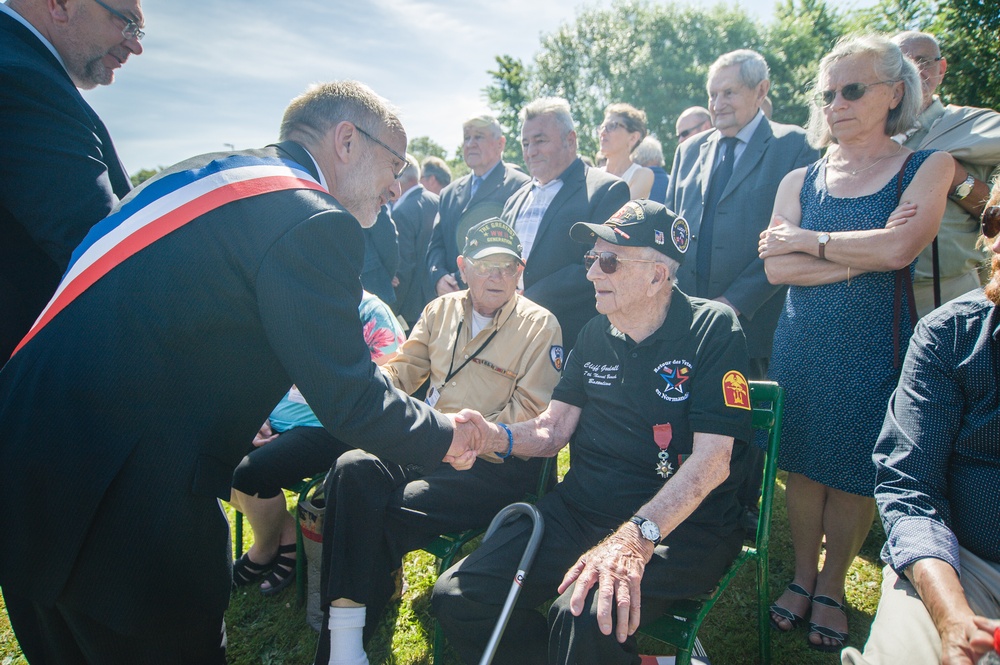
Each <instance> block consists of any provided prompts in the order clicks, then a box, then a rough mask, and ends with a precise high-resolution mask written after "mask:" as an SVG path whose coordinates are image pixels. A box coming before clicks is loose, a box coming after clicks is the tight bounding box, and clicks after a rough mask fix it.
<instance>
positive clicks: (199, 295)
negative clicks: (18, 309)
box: [0, 82, 478, 665]
mask: <svg viewBox="0 0 1000 665" xmlns="http://www.w3.org/2000/svg"><path fill="white" fill-rule="evenodd" d="M281 138H282V140H283V142H282V143H280V144H278V145H275V146H268V147H266V148H263V149H261V150H252V151H243V152H236V153H217V154H212V155H203V156H200V157H195V158H192V159H190V160H188V161H186V162H182V163H180V164H178V165H176V166H173V167H171V168H169V169H167V170H165V171H163V172H161V173H160V174H158V175H157V176H156V177H155V178H153V179H151V180H149V181H147V182H146V183H144V184H143V185H142V186H141V187H139V188H138V189H136V190H135V191H133V192H132V193H131V194H130V195H129V196H127V197H126V198H125V199H124V200H123V201H122V203H121V205H120V206H119V207H118V208H117V209H116V211H115V213H113V214H112V215H111V216H110V217H108V218H107V219H106V220H104V221H103V222H102V223H101V224H99V225H98V226H95V228H94V229H93V230H92V231H91V233H90V234H89V235H88V237H87V238H85V240H84V242H83V244H82V245H81V248H88V247H89V249H86V252H85V253H83V254H81V255H80V257H79V258H78V259H77V260H76V262H75V263H74V264H73V265H72V266H71V267H70V269H69V272H68V273H67V277H66V278H65V279H64V280H63V282H62V283H61V284H60V290H59V291H58V292H57V295H56V296H55V298H54V299H53V300H52V301H51V303H50V305H49V308H48V309H47V311H46V312H45V314H43V316H42V318H41V320H42V321H45V320H48V323H45V324H44V325H42V326H41V327H39V325H38V324H36V326H34V327H33V329H32V332H30V333H29V336H28V338H26V339H27V341H26V342H24V343H23V344H22V345H21V346H20V348H19V349H18V350H16V351H15V353H14V356H13V357H12V358H11V360H10V361H9V362H8V363H7V365H6V366H5V367H4V368H3V370H2V371H0V506H2V510H0V542H2V543H3V547H0V587H2V588H3V592H4V597H5V600H6V603H7V607H8V609H9V610H12V611H11V618H12V619H13V626H14V630H15V633H16V634H17V636H18V638H19V640H20V641H21V646H22V649H23V651H24V653H25V655H26V656H27V658H28V660H29V661H30V662H32V663H35V662H39V663H43V662H44V663H70V662H72V663H77V662H81V663H82V662H91V663H102V665H103V664H112V665H114V664H118V663H122V664H123V665H124V664H126V663H164V664H166V663H198V664H199V665H202V664H207V663H211V664H218V665H222V664H223V663H224V662H225V648H224V646H222V644H223V642H222V640H223V638H224V632H223V631H224V626H223V613H224V611H225V609H226V606H227V604H228V599H229V594H230V589H231V584H232V582H231V566H232V559H231V554H230V552H231V546H230V542H229V529H228V524H227V522H226V517H225V514H224V513H223V512H222V509H221V506H220V505H219V499H220V498H228V496H229V491H230V485H231V482H232V474H233V468H234V467H235V466H236V464H237V463H238V462H239V461H240V459H241V457H242V456H243V455H244V453H245V452H246V442H247V441H249V440H250V439H251V438H252V437H253V435H254V432H256V431H257V429H258V428H259V426H260V423H261V422H263V421H264V418H265V417H266V416H267V414H268V412H269V411H270V409H271V408H272V407H273V406H274V404H276V403H277V401H278V400H279V399H280V397H281V395H282V393H284V392H286V391H287V390H288V387H289V386H290V385H292V384H293V383H294V384H295V385H296V386H297V387H298V388H299V390H300V391H301V392H302V394H303V396H304V397H305V398H306V399H307V400H308V401H309V404H310V406H311V407H312V408H313V410H314V411H315V412H316V414H317V416H318V417H319V419H320V421H321V422H322V423H323V424H324V425H325V426H326V427H327V428H328V429H330V431H331V432H332V433H333V434H335V435H336V436H337V437H338V438H339V439H341V440H342V441H345V442H347V443H349V444H350V445H354V446H359V447H363V448H365V449H366V450H369V451H371V452H372V453H374V454H376V455H378V456H380V457H386V458H388V459H391V460H393V461H394V462H397V463H399V464H402V465H409V468H411V469H413V470H414V471H415V472H419V469H421V468H423V469H432V468H434V467H435V466H436V465H437V464H439V463H440V462H441V461H442V460H444V461H446V462H451V463H453V464H454V465H455V466H456V467H458V468H468V467H470V466H471V465H472V462H473V461H474V459H475V451H474V450H470V444H478V439H476V438H475V437H474V436H472V434H471V433H470V432H471V431H472V430H475V427H474V426H473V425H472V424H470V423H463V422H459V423H456V420H455V418H456V417H455V416H443V415H441V414H439V413H437V412H435V411H433V410H432V409H431V408H430V407H428V406H427V405H426V404H424V403H422V402H418V401H414V400H412V399H410V398H409V397H408V396H406V395H404V394H403V393H401V392H399V391H398V390H396V389H394V388H393V387H392V384H391V382H389V381H388V379H387V378H385V376H384V375H383V374H382V373H381V372H380V371H379V370H378V369H377V368H376V367H375V365H374V364H372V362H371V358H370V354H369V351H368V347H367V345H366V344H365V341H364V338H363V335H362V330H361V324H360V322H359V320H358V314H357V308H358V304H359V302H360V300H361V285H360V282H359V279H358V274H359V272H360V269H361V264H362V260H363V256H362V254H363V240H362V232H361V226H370V225H371V224H372V223H374V221H375V216H376V214H377V212H378V210H379V208H380V207H381V206H382V205H383V204H384V203H385V202H386V201H387V200H389V199H391V198H393V197H394V196H395V195H398V191H399V190H398V186H397V185H396V181H395V177H396V174H397V173H398V172H399V171H400V170H401V169H402V167H403V164H404V161H405V160H404V158H403V157H402V154H401V153H402V151H403V150H404V149H405V147H406V135H405V132H404V131H403V128H402V125H401V124H400V123H399V120H398V119H397V118H396V116H395V115H393V114H392V113H391V112H390V111H389V110H388V108H387V106H386V103H385V101H384V100H382V99H381V98H380V97H378V96H377V95H375V93H373V92H372V91H371V90H370V89H369V88H367V87H366V86H363V85H361V84H358V83H354V82H339V83H331V84H325V85H322V86H314V87H313V88H311V89H310V90H309V91H307V92H306V93H305V94H303V95H302V96H300V97H298V98H296V99H295V100H293V101H292V103H291V105H290V106H289V108H288V109H287V110H286V112H285V117H284V120H283V122H282V127H281ZM223 176H225V177H223ZM186 183H190V184H186ZM206 183H207V184H206ZM202 186H204V187H210V191H209V194H204V193H203V190H202V189H200V187H202ZM192 189H194V190H196V191H195V192H194V193H190V194H189V192H191V191H192ZM165 193H169V194H170V197H169V198H168V197H164V196H163V195H164V194H165ZM331 194H332V195H331ZM334 196H335V197H336V198H334ZM185 197H190V200H192V201H198V202H202V201H205V202H206V203H205V204H204V205H205V206H207V207H206V208H197V206H193V205H186V206H181V207H177V208H176V209H175V210H173V211H164V210H162V206H167V207H170V206H173V205H176V204H175V203H174V201H177V200H179V201H181V202H184V201H185V200H186V199H185ZM226 197H230V198H226ZM218 200H221V203H215V201H218ZM198 205H202V204H201V203H199V204H198ZM188 209H195V211H194V212H192V213H190V214H189V217H192V218H191V219H190V221H188V222H187V223H183V224H182V225H179V226H176V227H175V226H173V224H175V223H176V221H177V220H179V221H181V222H183V221H185V220H184V219H183V218H182V217H181V215H182V214H184V212H183V211H186V210H188ZM137 212H138V213H139V214H140V217H141V216H142V215H143V214H146V213H148V214H149V217H150V218H151V221H149V222H148V223H147V224H146V226H145V227H143V231H144V232H145V231H146V230H149V233H150V234H152V235H153V236H154V237H155V239H152V240H150V241H149V243H150V244H148V245H147V246H145V247H142V248H140V249H138V251H136V252H135V253H132V254H131V255H128V254H126V255H125V256H124V258H123V257H121V256H117V255H116V251H117V249H118V248H119V247H125V246H126V245H128V244H129V243H130V242H132V241H133V240H134V241H136V242H139V239H138V238H137V237H136V236H132V237H128V238H125V239H124V240H115V242H117V244H115V245H114V248H113V249H112V250H105V249H104V247H105V245H104V241H105V240H108V239H112V240H114V239H115V238H116V234H118V233H119V229H121V228H124V229H127V228H129V226H128V225H127V224H118V222H120V221H121V220H122V219H127V218H132V219H135V218H134V217H133V215H135V214H136V213H137ZM166 222H169V223H170V224H168V225H167V226H166V227H165V228H164V227H162V226H161V224H163V223H166ZM359 222H360V225H359ZM116 224H117V226H116ZM160 231H163V232H164V234H159V232H160ZM102 234H104V235H102ZM137 235H138V234H137ZM96 236H101V240H102V242H101V243H98V244H92V243H93V241H94V238H95V237H96ZM91 251H94V252H96V255H97V256H99V257H100V258H101V259H103V258H106V257H110V258H113V259H114V260H116V261H119V262H118V263H117V264H116V265H114V266H113V267H111V268H110V270H109V271H108V272H106V273H105V274H104V275H103V276H101V277H99V278H98V279H97V280H96V282H94V283H93V284H92V285H90V286H89V288H87V287H86V283H83V285H84V286H83V290H82V292H80V293H79V295H76V296H75V299H73V298H70V299H69V300H68V301H67V300H63V298H64V297H66V296H67V292H72V291H73V287H74V285H76V284H80V282H79V280H80V279H81V278H82V277H83V276H84V275H85V274H86V273H84V272H80V271H81V268H80V264H85V265H98V263H91V262H92V261H93V260H94V255H92V254H91ZM77 274H79V275H80V277H77V276H76V275H77ZM64 287H66V288H64ZM60 305H62V306H63V308H62V309H61V310H58V311H56V313H54V316H51V319H50V320H49V317H50V315H52V313H53V308H55V307H57V306H60ZM25 635H27V636H29V638H30V637H31V636H33V635H41V637H40V639H37V640H31V639H28V640H26V639H25V637H24V636H25Z"/></svg>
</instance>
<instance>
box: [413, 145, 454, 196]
mask: <svg viewBox="0 0 1000 665" xmlns="http://www.w3.org/2000/svg"><path fill="white" fill-rule="evenodd" d="M420 184H421V185H423V186H424V189H426V190H427V191H428V192H430V193H432V194H436V195H438V196H441V190H442V189H444V188H445V187H447V186H448V185H450V184H451V169H450V168H449V167H448V163H447V162H446V161H444V160H443V159H441V158H440V157H434V156H433V155H431V156H430V157H427V158H426V159H424V163H423V164H422V165H421V167H420Z"/></svg>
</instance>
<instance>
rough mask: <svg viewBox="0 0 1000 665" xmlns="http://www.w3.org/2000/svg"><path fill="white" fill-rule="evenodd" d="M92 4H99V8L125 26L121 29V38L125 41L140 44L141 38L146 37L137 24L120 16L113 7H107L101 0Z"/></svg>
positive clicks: (123, 15)
mask: <svg viewBox="0 0 1000 665" xmlns="http://www.w3.org/2000/svg"><path fill="white" fill-rule="evenodd" d="M94 2H96V3H97V4H99V5H100V6H101V7H104V9H106V10H107V11H108V13H109V14H111V15H112V16H114V17H115V18H116V19H118V20H119V21H121V22H122V23H124V24H125V27H124V28H122V37H124V38H125V39H134V40H135V41H137V42H141V41H142V38H143V37H145V36H146V33H145V32H143V31H142V30H140V29H139V24H138V23H136V22H135V21H133V20H132V19H130V18H129V17H128V16H125V14H122V13H121V12H120V11H118V10H117V9H115V8H113V7H108V6H107V5H106V4H104V3H103V2H101V0H94Z"/></svg>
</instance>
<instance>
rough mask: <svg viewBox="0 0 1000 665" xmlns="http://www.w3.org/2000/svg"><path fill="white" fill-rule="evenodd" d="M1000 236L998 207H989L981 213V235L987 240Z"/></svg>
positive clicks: (999, 209)
mask: <svg viewBox="0 0 1000 665" xmlns="http://www.w3.org/2000/svg"><path fill="white" fill-rule="evenodd" d="M997 234H1000V206H990V207H989V208H987V209H986V210H984V211H983V235H984V236H986V237H987V238H992V237H993V236H995V235H997Z"/></svg>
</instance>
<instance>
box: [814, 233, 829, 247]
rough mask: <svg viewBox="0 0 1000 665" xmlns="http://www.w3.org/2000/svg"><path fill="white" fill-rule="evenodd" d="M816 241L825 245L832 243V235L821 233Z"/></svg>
mask: <svg viewBox="0 0 1000 665" xmlns="http://www.w3.org/2000/svg"><path fill="white" fill-rule="evenodd" d="M816 240H817V241H819V244H821V245H825V244H826V243H828V242H830V234H829V233H820V234H819V235H818V236H816Z"/></svg>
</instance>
